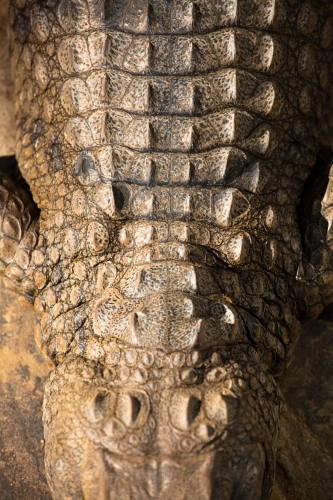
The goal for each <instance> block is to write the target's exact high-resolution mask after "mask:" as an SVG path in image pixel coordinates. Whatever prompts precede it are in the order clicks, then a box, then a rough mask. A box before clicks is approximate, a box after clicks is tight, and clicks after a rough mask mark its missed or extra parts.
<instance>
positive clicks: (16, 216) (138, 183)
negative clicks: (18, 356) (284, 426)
mask: <svg viewBox="0 0 333 500" xmlns="http://www.w3.org/2000/svg"><path fill="white" fill-rule="evenodd" d="M9 21H10V26H11V51H12V66H13V77H14V83H15V92H16V123H17V145H16V157H17V160H18V166H19V170H18V171H17V172H13V173H12V174H11V175H9V174H8V172H5V171H2V172H1V173H0V213H1V224H0V261H1V269H2V274H3V275H4V278H3V279H4V282H5V284H6V286H8V287H9V288H11V289H13V290H15V291H17V292H18V293H19V294H21V296H23V297H25V299H26V300H27V301H29V303H31V304H33V306H34V310H35V313H36V317H37V323H38V327H37V330H36V332H35V338H36V341H37V344H38V346H39V348H40V350H41V352H42V353H43V354H44V355H45V357H46V358H47V359H48V360H49V362H50V364H51V365H52V367H53V370H52V372H51V375H50V377H49V380H48V382H47V386H46V390H45V397H44V416H43V420H44V428H45V442H46V444H45V464H46V471H47V477H48V483H49V486H50V489H51V491H52V494H53V497H54V499H55V500H88V499H89V500H115V499H119V498H121V499H124V500H134V499H135V500H148V499H149V498H153V499H166V498H172V499H175V500H189V499H191V500H208V499H209V500H214V499H219V500H221V499H223V500H227V499H232V500H240V499H253V500H256V499H258V500H260V499H261V500H266V499H268V498H269V495H270V491H271V488H272V484H273V479H274V464H275V449H276V440H277V433H278V425H279V410H280V403H281V394H280V391H279V387H278V383H277V379H278V378H279V377H280V376H281V375H282V374H283V373H284V371H285V369H286V367H287V366H288V365H289V364H290V362H291V361H292V358H293V353H294V349H295V346H296V344H297V341H298V339H299V337H300V333H301V325H302V323H304V322H306V321H309V320H311V319H314V318H316V317H317V316H318V314H320V312H321V311H322V309H323V308H324V307H325V306H326V305H327V304H329V303H331V302H332V300H333V273H332V266H333V257H332V245H333V239H332V230H331V228H332V213H333V212H332V205H333V195H332V190H333V187H332V186H333V181H332V179H333V169H332V158H333V154H332V152H333V123H332V116H333V114H332V99H333V95H332V93H331V92H332V91H331V89H332V88H333V87H332V83H333V81H332V80H333V60H332V59H333V56H332V54H333V51H332V35H333V5H331V3H330V2H329V1H328V0H317V1H316V2H312V1H311V0H305V1H302V0H193V1H190V0H113V1H111V0H110V1H103V0H39V1H38V0H11V3H10V10H9Z"/></svg>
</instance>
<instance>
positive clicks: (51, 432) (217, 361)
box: [44, 346, 280, 500]
mask: <svg viewBox="0 0 333 500" xmlns="http://www.w3.org/2000/svg"><path fill="white" fill-rule="evenodd" d="M78 373H79V374H80V378H78V377H77V374H78ZM74 374H75V375H74ZM124 381H126V382H125V383H124ZM47 395H48V398H47V399H46V401H47V404H46V406H45V412H44V422H45V426H46V442H47V455H46V456H47V471H48V475H49V482H50V485H51V487H52V489H53V493H54V496H55V498H61V499H64V500H67V499H68V500H69V499H71V500H76V499H78V500H79V499H80V500H81V499H90V500H102V499H103V500H104V499H105V500H106V499H107V500H109V499H112V500H113V499H119V498H121V499H126V500H127V499H128V500H130V499H136V500H148V499H156V500H157V499H160V500H162V499H165V498H172V499H175V500H185V499H188V500H189V499H193V500H194V499H195V500H211V499H223V500H229V499H250V498H251V499H260V498H266V495H267V493H268V492H269V490H270V487H271V483H272V475H273V469H274V451H273V449H274V444H275V440H276V431H277V421H278V413H279V404H280V398H279V395H278V392H277V389H276V386H275V384H274V381H273V379H272V378H271V377H270V376H267V374H265V373H264V372H263V371H262V370H260V369H258V366H256V365H254V364H249V363H246V364H244V363H242V362H232V361H231V362H230V359H229V361H225V360H224V359H223V357H222V356H221V355H219V354H217V353H213V354H212V355H210V356H209V357H207V356H205V354H203V353H202V352H201V353H199V352H198V351H192V352H189V353H188V355H187V356H186V355H185V353H184V352H175V353H173V354H171V355H165V354H163V353H162V352H161V351H157V350H155V351H150V352H149V353H148V352H147V351H142V352H140V351H139V352H138V351H137V350H133V349H128V350H121V349H119V348H118V347H116V346H115V347H114V350H113V353H112V356H110V359H109V363H104V364H100V363H96V362H92V361H90V362H87V361H86V360H84V359H83V358H75V359H73V360H71V361H68V362H66V364H64V365H63V366H61V367H59V368H58V369H57V370H56V372H55V373H54V374H53V375H52V377H51V380H50V381H49V384H48V387H47ZM264 473H265V474H264Z"/></svg>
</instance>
